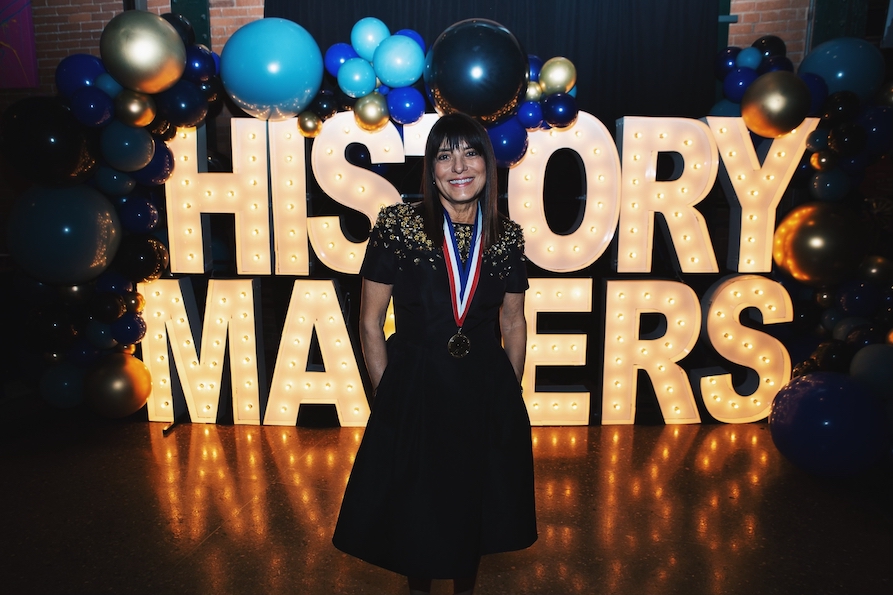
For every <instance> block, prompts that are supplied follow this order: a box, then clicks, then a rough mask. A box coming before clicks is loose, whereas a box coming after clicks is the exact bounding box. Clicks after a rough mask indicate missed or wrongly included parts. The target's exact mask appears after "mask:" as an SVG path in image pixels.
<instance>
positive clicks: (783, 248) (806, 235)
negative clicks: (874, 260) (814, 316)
mask: <svg viewBox="0 0 893 595" xmlns="http://www.w3.org/2000/svg"><path fill="white" fill-rule="evenodd" d="M863 245H864V242H863V239H862V237H861V235H860V231H859V224H858V220H857V219H856V218H855V216H854V215H853V214H852V213H851V212H850V211H849V210H847V208H846V207H844V206H841V205H837V204H834V203H830V202H812V203H807V204H803V205H800V206H799V207H795V208H794V209H793V210H792V211H791V212H790V213H788V214H787V215H786V216H785V218H784V219H783V220H782V221H781V223H780V224H779V226H778V227H777V228H776V229H775V236H774V238H773V245H772V259H773V260H774V261H775V264H777V265H778V267H779V268H781V269H782V270H784V271H786V272H787V273H788V274H789V275H791V277H793V278H794V279H795V280H797V281H799V282H801V283H803V284H805V285H810V286H813V287H820V286H823V285H833V284H835V283H839V282H840V281H843V280H844V279H846V278H847V277H849V276H851V275H852V274H853V270H854V269H855V268H856V266H857V265H858V264H859V262H860V261H861V259H862V252H861V251H862V246H863Z"/></svg>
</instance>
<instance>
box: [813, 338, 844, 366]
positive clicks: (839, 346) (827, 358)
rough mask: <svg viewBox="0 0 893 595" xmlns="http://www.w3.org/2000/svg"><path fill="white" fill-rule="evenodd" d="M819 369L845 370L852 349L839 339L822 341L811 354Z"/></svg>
mask: <svg viewBox="0 0 893 595" xmlns="http://www.w3.org/2000/svg"><path fill="white" fill-rule="evenodd" d="M812 359H814V360H815V362H816V366H818V369H819V370H823V371H826V372H846V371H847V370H848V369H849V367H850V359H852V351H851V350H850V349H849V347H848V346H847V344H846V343H845V342H844V341H841V340H837V339H835V340H832V341H824V342H822V343H820V344H819V346H818V347H816V350H815V352H813V354H812Z"/></svg>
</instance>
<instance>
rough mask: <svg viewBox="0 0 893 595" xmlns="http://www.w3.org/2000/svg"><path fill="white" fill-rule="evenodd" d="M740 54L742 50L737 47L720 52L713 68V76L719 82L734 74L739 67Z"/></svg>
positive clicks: (730, 47)
mask: <svg viewBox="0 0 893 595" xmlns="http://www.w3.org/2000/svg"><path fill="white" fill-rule="evenodd" d="M740 53H741V48H739V47H735V46H729V47H727V48H725V49H722V50H720V51H719V53H718V54H717V55H716V60H715V62H714V66H713V74H715V75H716V78H717V80H719V81H722V80H724V79H725V78H726V75H728V74H729V73H730V72H732V70H733V69H734V68H735V67H736V66H737V59H738V54H740Z"/></svg>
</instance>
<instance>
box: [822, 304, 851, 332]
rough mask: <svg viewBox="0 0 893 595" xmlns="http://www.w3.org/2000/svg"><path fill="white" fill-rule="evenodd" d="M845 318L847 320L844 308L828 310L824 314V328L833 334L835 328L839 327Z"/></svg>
mask: <svg viewBox="0 0 893 595" xmlns="http://www.w3.org/2000/svg"><path fill="white" fill-rule="evenodd" d="M844 318H846V313H845V312H844V311H843V308H828V309H826V310H825V311H824V312H822V316H821V322H822V327H824V329H825V330H827V331H828V332H831V331H833V330H834V327H835V326H837V323H838V322H840V321H841V320H843V319H844Z"/></svg>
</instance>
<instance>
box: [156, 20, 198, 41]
mask: <svg viewBox="0 0 893 595" xmlns="http://www.w3.org/2000/svg"><path fill="white" fill-rule="evenodd" d="M161 18H162V19H164V20H165V21H167V22H168V23H170V24H171V26H172V27H173V28H174V29H175V30H176V31H177V35H179V36H180V39H181V40H182V41H183V45H184V46H185V47H189V46H191V45H193V44H194V43H195V29H194V28H193V27H192V23H190V22H189V19H187V18H186V17H184V16H183V15H181V14H175V13H172V12H166V13H164V14H163V15H161Z"/></svg>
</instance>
